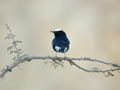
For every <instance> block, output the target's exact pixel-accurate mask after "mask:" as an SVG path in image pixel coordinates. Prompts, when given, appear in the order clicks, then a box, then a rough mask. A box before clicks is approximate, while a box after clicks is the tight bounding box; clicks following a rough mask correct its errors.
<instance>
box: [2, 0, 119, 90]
mask: <svg viewBox="0 0 120 90" xmlns="http://www.w3.org/2000/svg"><path fill="white" fill-rule="evenodd" d="M4 24H8V25H9V26H10V28H11V29H12V32H13V33H14V34H16V36H17V37H16V38H17V39H18V40H21V41H23V43H22V44H21V45H19V46H20V47H21V48H22V49H23V51H24V53H26V54H28V55H30V56H32V55H36V56H48V55H50V56H54V55H55V52H54V51H53V50H52V46H51V41H52V39H53V38H54V35H53V34H52V33H50V31H51V30H54V29H56V28H61V29H63V30H64V31H65V32H66V33H67V36H68V38H69V39H70V41H71V45H70V49H69V51H68V52H67V56H68V57H81V56H86V57H92V58H97V59H100V60H103V61H107V62H112V63H118V64H120V0H0V70H2V69H3V68H4V67H5V66H6V65H9V64H10V63H12V62H13V61H12V60H11V58H12V57H13V56H12V55H10V54H9V53H8V51H7V47H8V46H10V44H11V42H10V41H9V40H5V39H4V38H5V36H6V35H7V34H8V31H7V30H6V29H5V26H4ZM58 56H63V55H61V54H59V55H58ZM44 62H45V61H44V60H35V61H34V60H33V61H31V62H29V63H24V64H21V65H20V66H19V67H16V68H14V69H13V72H12V73H7V74H6V76H5V77H4V78H3V79H1V80H0V90H120V85H119V83H120V74H119V73H118V72H114V74H115V76H114V77H105V76H104V74H97V73H87V72H84V71H82V70H79V69H77V68H76V67H74V66H70V65H69V63H67V62H66V63H65V65H64V68H62V67H58V68H57V69H55V68H54V66H52V65H51V64H50V63H49V61H48V64H44ZM79 64H80V65H81V66H83V67H86V68H90V67H92V66H94V65H95V64H92V63H90V62H80V63H79ZM101 68H103V67H101Z"/></svg>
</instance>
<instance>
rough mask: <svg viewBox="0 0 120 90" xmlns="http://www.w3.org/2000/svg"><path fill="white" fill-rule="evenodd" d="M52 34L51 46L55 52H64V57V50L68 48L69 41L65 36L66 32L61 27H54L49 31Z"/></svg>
mask: <svg viewBox="0 0 120 90" xmlns="http://www.w3.org/2000/svg"><path fill="white" fill-rule="evenodd" d="M51 32H52V33H53V34H54V36H55V37H54V39H53V40H52V48H53V50H54V51H56V57H57V53H64V55H65V57H66V54H65V53H66V52H67V51H68V50H69V45H70V41H69V40H68V38H67V35H66V33H65V32H64V31H63V30H62V29H55V30H54V31H51Z"/></svg>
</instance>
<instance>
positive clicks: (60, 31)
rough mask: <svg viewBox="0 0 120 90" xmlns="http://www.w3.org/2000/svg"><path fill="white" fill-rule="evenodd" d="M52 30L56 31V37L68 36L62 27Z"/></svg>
mask: <svg viewBox="0 0 120 90" xmlns="http://www.w3.org/2000/svg"><path fill="white" fill-rule="evenodd" d="M51 32H52V33H54V35H55V37H61V36H66V34H65V32H64V31H63V30H62V29H55V30H54V31H51Z"/></svg>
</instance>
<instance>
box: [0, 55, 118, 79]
mask: <svg viewBox="0 0 120 90" xmlns="http://www.w3.org/2000/svg"><path fill="white" fill-rule="evenodd" d="M38 59H39V60H47V59H50V60H58V61H61V60H64V61H69V62H70V64H71V65H74V66H76V67H77V68H79V69H81V70H83V71H85V72H96V73H105V72H108V73H110V72H113V71H119V70H120V65H118V64H114V63H108V62H104V61H101V60H97V59H92V58H87V57H81V58H69V57H52V56H32V57H25V58H23V59H20V60H15V61H14V62H13V63H12V64H10V65H7V67H6V68H4V69H3V70H2V71H1V72H0V78H2V77H4V76H5V74H6V73H7V72H11V71H12V69H13V68H15V67H16V66H18V65H19V64H21V63H24V62H26V61H31V60H38ZM81 60H83V61H91V62H98V63H102V64H105V65H111V66H113V69H108V70H101V69H90V70H89V69H85V68H83V67H81V66H79V65H77V64H76V63H75V62H73V61H81ZM57 63H58V62H57Z"/></svg>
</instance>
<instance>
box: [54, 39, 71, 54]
mask: <svg viewBox="0 0 120 90" xmlns="http://www.w3.org/2000/svg"><path fill="white" fill-rule="evenodd" d="M52 43H53V49H54V50H55V51H57V52H62V53H64V52H66V51H67V50H68V49H69V41H68V40H65V39H54V40H53V42H52ZM56 47H60V49H59V50H56Z"/></svg>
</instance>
